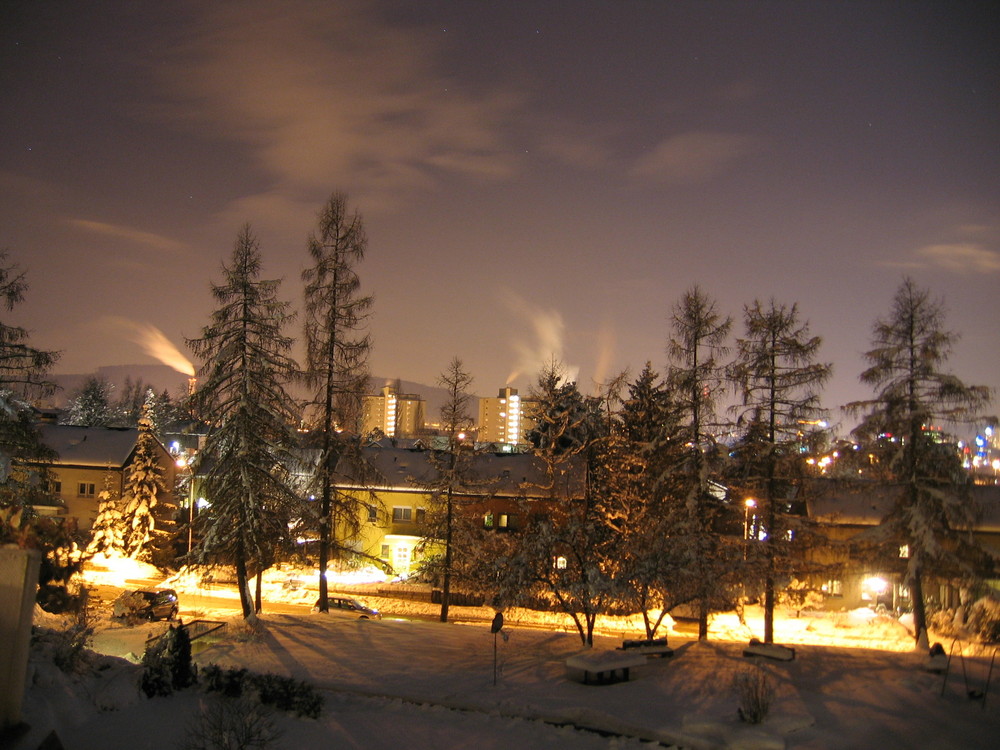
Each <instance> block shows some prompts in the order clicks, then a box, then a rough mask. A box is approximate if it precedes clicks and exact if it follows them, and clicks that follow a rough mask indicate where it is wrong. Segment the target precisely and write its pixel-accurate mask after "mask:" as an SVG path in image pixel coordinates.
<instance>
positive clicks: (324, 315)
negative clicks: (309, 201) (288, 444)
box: [302, 193, 373, 612]
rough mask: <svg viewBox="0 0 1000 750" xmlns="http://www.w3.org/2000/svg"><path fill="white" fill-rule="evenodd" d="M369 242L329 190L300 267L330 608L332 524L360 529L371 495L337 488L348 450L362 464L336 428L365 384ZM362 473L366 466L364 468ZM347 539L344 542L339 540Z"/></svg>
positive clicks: (322, 572)
mask: <svg viewBox="0 0 1000 750" xmlns="http://www.w3.org/2000/svg"><path fill="white" fill-rule="evenodd" d="M367 247H368V237H367V234H366V233H365V227H364V221H363V220H362V218H361V215H360V214H359V213H358V212H357V211H354V212H350V211H349V210H348V205H347V196H346V195H345V194H344V193H333V195H331V196H330V198H329V200H328V201H327V203H326V205H325V206H324V207H323V210H322V211H321V212H320V215H319V223H318V226H317V228H316V232H315V233H314V234H311V235H310V237H309V256H310V258H311V259H312V262H313V265H312V266H311V267H310V268H307V269H306V270H305V271H304V272H303V273H302V280H303V282H304V283H305V341H306V366H305V372H304V379H305V383H306V385H307V387H308V388H310V390H311V394H312V395H311V399H310V402H309V405H308V412H307V415H306V418H307V423H308V425H309V427H310V428H311V433H312V441H311V442H312V443H313V447H314V448H316V449H317V451H318V454H319V458H318V460H317V462H316V469H315V474H314V476H313V478H312V479H313V481H312V490H313V492H314V493H315V495H316V496H317V497H318V498H319V511H318V513H317V514H316V515H317V518H316V521H317V524H318V527H319V606H320V610H321V611H323V612H325V611H327V582H326V570H327V566H328V565H329V560H330V554H331V550H333V549H335V548H337V547H338V543H337V542H336V541H335V539H334V534H335V531H339V533H340V534H341V535H342V536H343V537H344V538H345V539H350V538H353V537H355V536H356V535H357V534H358V533H359V532H360V523H361V519H362V518H364V517H365V516H364V511H365V510H366V508H365V506H366V505H370V504H371V502H372V498H367V502H365V500H366V499H365V498H361V497H359V496H358V495H357V493H352V492H345V491H343V490H340V489H338V481H337V464H338V463H339V461H340V459H341V458H342V457H346V458H347V459H348V461H349V463H350V464H352V465H353V466H354V467H355V469H358V470H360V469H362V468H363V467H362V466H361V464H362V462H361V460H360V451H359V450H358V447H359V446H358V444H357V441H356V440H351V439H350V438H349V437H348V436H346V435H345V436H344V437H340V432H341V430H344V429H347V430H353V431H354V432H357V431H358V429H357V428H358V420H359V416H360V410H361V398H362V396H363V395H364V393H365V391H366V390H367V388H368V355H369V352H370V350H371V340H370V338H369V336H368V334H367V333H366V332H365V326H366V321H367V318H368V315H369V311H370V310H371V307H372V303H373V298H372V297H371V296H370V295H369V296H363V295H361V294H360V289H361V280H360V278H359V277H358V273H357V270H356V268H357V265H358V264H359V263H360V262H361V261H362V260H364V255H365V250H366V249H367ZM362 473H364V472H362ZM339 546H341V547H344V546H346V545H339Z"/></svg>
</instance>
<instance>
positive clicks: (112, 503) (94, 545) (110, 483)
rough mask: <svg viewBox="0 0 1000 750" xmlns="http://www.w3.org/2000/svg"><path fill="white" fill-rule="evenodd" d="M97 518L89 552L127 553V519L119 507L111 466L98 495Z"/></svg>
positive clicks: (110, 554) (92, 530)
mask: <svg viewBox="0 0 1000 750" xmlns="http://www.w3.org/2000/svg"><path fill="white" fill-rule="evenodd" d="M97 499H98V505H97V518H95V519H94V525H93V527H92V529H91V533H92V537H91V540H90V545H89V546H88V547H87V552H88V553H89V554H91V555H96V554H103V555H107V556H109V557H110V556H114V555H124V554H125V521H124V518H123V517H122V511H121V507H119V500H120V498H119V497H118V490H117V488H116V487H115V475H114V472H112V471H111V469H110V467H109V468H108V471H107V472H106V473H105V474H104V486H103V487H102V489H101V491H100V492H99V493H98V495H97Z"/></svg>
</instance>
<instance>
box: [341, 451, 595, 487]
mask: <svg viewBox="0 0 1000 750" xmlns="http://www.w3.org/2000/svg"><path fill="white" fill-rule="evenodd" d="M363 453H364V456H365V459H366V460H367V461H368V463H369V465H370V466H371V467H372V469H374V470H375V473H376V475H377V477H378V479H377V480H376V481H375V484H377V485H378V486H380V487H384V488H404V489H413V488H414V487H419V486H421V485H426V484H429V483H431V481H432V480H433V478H434V477H435V475H436V469H435V467H434V465H433V464H432V463H431V456H432V455H433V454H432V453H431V452H430V451H427V450H413V449H409V448H400V447H391V446H386V445H385V444H383V443H380V444H379V445H377V446H374V445H373V446H369V447H366V448H364V449H363ZM342 470H343V467H342ZM345 473H346V472H345ZM468 477H469V482H468V484H469V486H468V487H467V490H468V491H469V492H472V493H476V494H479V493H482V494H490V495H494V496H503V497H519V496H525V495H526V496H528V497H539V496H541V495H543V494H544V495H548V494H549V492H548V490H541V489H540V488H542V487H547V485H548V478H547V475H546V470H545V463H544V462H543V461H542V460H541V459H539V458H538V457H537V456H533V455H530V454H525V453H477V454H475V455H474V456H472V460H471V461H470V464H469V468H468ZM583 482H584V472H583V471H582V470H581V468H580V466H579V464H578V463H573V464H570V465H569V466H568V467H567V468H566V469H565V471H564V472H563V474H562V476H561V477H560V478H559V479H558V480H557V481H556V492H555V494H556V496H558V497H580V496H582V494H583Z"/></svg>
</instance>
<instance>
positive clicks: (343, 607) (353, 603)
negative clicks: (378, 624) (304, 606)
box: [312, 596, 382, 620]
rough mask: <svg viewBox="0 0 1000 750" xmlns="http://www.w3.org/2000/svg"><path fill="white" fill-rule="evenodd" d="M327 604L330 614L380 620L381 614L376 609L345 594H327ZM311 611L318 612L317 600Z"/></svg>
mask: <svg viewBox="0 0 1000 750" xmlns="http://www.w3.org/2000/svg"><path fill="white" fill-rule="evenodd" d="M326 603H327V606H328V607H329V608H330V613H331V614H339V615H350V616H353V617H357V618H358V619H359V620H381V619H382V614H381V613H380V612H379V611H378V610H377V609H372V608H371V607H369V606H368V605H367V604H363V603H362V602H359V601H358V600H357V599H351V598H350V597H346V596H328V597H327V598H326ZM312 611H313V612H319V601H317V602H316V605H315V606H314V607H313V608H312Z"/></svg>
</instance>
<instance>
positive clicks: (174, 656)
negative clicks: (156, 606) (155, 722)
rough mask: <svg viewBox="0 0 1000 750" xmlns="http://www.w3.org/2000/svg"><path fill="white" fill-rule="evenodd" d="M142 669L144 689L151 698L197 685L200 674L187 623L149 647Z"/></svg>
mask: <svg viewBox="0 0 1000 750" xmlns="http://www.w3.org/2000/svg"><path fill="white" fill-rule="evenodd" d="M142 666H143V673H142V690H143V692H144V693H146V695H147V696H149V697H150V698H152V697H153V696H154V695H170V694H171V693H172V692H174V690H183V689H184V688H186V687H188V686H190V685H193V684H194V683H195V681H196V679H197V673H196V669H195V666H194V664H193V663H192V661H191V636H190V634H189V633H188V632H187V628H186V627H185V626H184V625H183V624H181V625H178V626H176V627H174V626H171V627H170V630H168V631H167V632H166V633H164V634H163V635H162V636H161V637H160V638H158V639H157V640H156V641H155V642H154V643H153V644H152V645H151V646H148V647H147V648H146V652H145V653H144V654H143V655H142Z"/></svg>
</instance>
